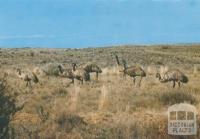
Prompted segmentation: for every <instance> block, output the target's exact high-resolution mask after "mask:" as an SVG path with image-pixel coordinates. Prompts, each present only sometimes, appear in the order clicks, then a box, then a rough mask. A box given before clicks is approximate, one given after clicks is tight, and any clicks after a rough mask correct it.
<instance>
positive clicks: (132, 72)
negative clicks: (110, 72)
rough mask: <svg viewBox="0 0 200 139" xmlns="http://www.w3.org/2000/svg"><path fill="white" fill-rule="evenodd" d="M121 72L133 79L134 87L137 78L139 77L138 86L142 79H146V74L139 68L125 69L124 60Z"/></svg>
mask: <svg viewBox="0 0 200 139" xmlns="http://www.w3.org/2000/svg"><path fill="white" fill-rule="evenodd" d="M122 72H123V73H124V74H126V75H129V76H130V77H133V82H134V85H135V82H136V77H137V76H139V77H140V81H139V86H140V85H141V81H142V78H143V77H146V73H145V71H144V70H143V69H142V68H141V67H139V66H131V67H127V66H126V61H125V60H124V70H123V71H122Z"/></svg>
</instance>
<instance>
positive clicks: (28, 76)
mask: <svg viewBox="0 0 200 139" xmlns="http://www.w3.org/2000/svg"><path fill="white" fill-rule="evenodd" d="M17 76H18V77H19V78H20V79H22V80H24V81H25V82H26V87H27V86H31V81H33V82H34V83H38V82H39V79H38V77H37V75H36V74H35V73H33V72H31V73H29V72H27V73H25V72H22V71H21V69H19V68H18V69H17Z"/></svg>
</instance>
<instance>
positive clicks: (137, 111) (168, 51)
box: [0, 45, 200, 139]
mask: <svg viewBox="0 0 200 139" xmlns="http://www.w3.org/2000/svg"><path fill="white" fill-rule="evenodd" d="M113 53H115V54H117V55H118V56H119V57H120V58H124V59H126V60H127V63H128V65H139V66H141V67H143V69H144V70H145V71H146V73H147V76H146V77H145V78H143V81H142V84H141V86H140V87H139V86H137V85H136V86H134V85H133V80H132V79H131V78H130V77H128V76H127V78H126V79H124V78H123V77H122V75H121V74H120V73H119V72H118V70H117V65H116V61H115V58H114V56H113ZM87 62H95V63H97V64H98V65H99V66H100V67H101V68H102V73H101V74H99V79H98V80H95V74H94V75H93V74H92V77H91V81H90V82H84V84H83V85H82V84H81V83H80V82H79V81H75V84H74V85H73V84H69V83H70V82H71V80H70V79H67V78H63V77H60V76H58V74H57V71H52V72H51V69H49V70H50V73H51V74H50V75H43V74H38V78H39V83H38V84H34V83H32V84H31V86H28V87H27V86H26V82H24V81H23V80H21V79H19V78H18V77H17V75H16V70H17V68H21V69H22V70H30V71H32V70H33V69H34V68H35V67H45V66H46V65H48V64H49V63H53V64H62V65H64V66H66V67H69V68H70V67H71V63H77V64H78V65H80V64H82V63H87ZM199 65H200V46H198V45H191V46H189V45H185V46H184V45H181V46H170V45H163V46H148V47H147V46H119V47H107V48H87V49H42V48H37V49H36V48H35V49H33V48H21V49H0V71H1V72H0V77H1V80H0V91H1V92H0V104H1V105H0V123H1V124H0V138H16V139H29V138H30V139H40V138H41V139H56V138H57V139H178V138H179V137H177V136H170V135H168V133H167V108H168V107H169V106H170V105H173V104H176V103H181V102H186V103H189V104H192V105H194V106H195V107H196V108H197V111H198V113H199V112H200V103H199V102H200V66H199ZM160 66H167V67H168V68H169V69H176V68H178V69H180V70H181V71H182V72H183V73H184V74H186V75H187V76H188V78H189V82H188V83H187V84H181V88H178V87H177V86H176V88H172V83H170V82H169V83H160V82H159V81H158V79H156V77H155V74H156V72H157V70H159V67H160ZM47 67H48V66H47ZM4 73H6V80H4ZM136 84H137V83H136ZM197 118H198V121H199V120H200V118H199V116H198V117H197ZM199 133H200V130H199V128H198V134H197V135H196V136H188V137H187V138H188V139H199V138H200V135H199Z"/></svg>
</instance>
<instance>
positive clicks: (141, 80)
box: [139, 77, 142, 87]
mask: <svg viewBox="0 0 200 139" xmlns="http://www.w3.org/2000/svg"><path fill="white" fill-rule="evenodd" d="M141 82H142V77H141V78H140V81H139V87H140V85H141Z"/></svg>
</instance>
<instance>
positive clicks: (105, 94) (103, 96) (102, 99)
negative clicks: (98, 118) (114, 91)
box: [99, 85, 108, 110]
mask: <svg viewBox="0 0 200 139" xmlns="http://www.w3.org/2000/svg"><path fill="white" fill-rule="evenodd" d="M107 101H108V88H107V87H106V86H105V85H103V86H102V88H101V95H100V98H99V110H102V109H103V108H104V107H105V105H106V102H107Z"/></svg>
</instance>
